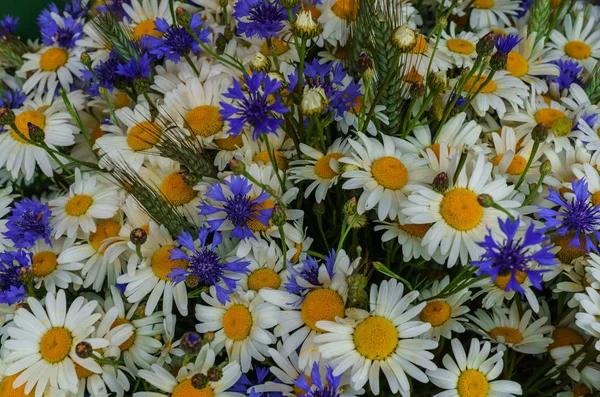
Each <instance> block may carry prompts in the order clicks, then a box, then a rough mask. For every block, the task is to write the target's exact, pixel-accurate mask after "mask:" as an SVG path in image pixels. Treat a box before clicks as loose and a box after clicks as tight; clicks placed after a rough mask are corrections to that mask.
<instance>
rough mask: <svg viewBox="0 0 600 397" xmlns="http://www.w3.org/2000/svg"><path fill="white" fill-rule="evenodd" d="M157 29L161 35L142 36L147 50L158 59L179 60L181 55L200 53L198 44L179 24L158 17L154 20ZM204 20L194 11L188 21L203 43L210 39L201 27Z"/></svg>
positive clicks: (207, 31)
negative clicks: (170, 23)
mask: <svg viewBox="0 0 600 397" xmlns="http://www.w3.org/2000/svg"><path fill="white" fill-rule="evenodd" d="M155 25H156V27H155V28H154V30H157V31H159V32H161V33H162V35H161V37H152V36H149V35H147V36H144V37H143V39H142V40H143V42H144V46H145V47H147V48H148V51H149V52H150V53H151V54H152V55H155V56H156V57H157V58H158V59H160V58H166V59H170V60H172V61H173V62H175V63H177V62H179V60H180V58H181V57H185V56H187V55H189V54H190V52H191V53H193V54H196V55H198V54H199V53H200V44H198V42H197V41H196V39H194V37H193V36H192V35H191V34H190V33H189V32H188V31H187V29H186V28H184V27H181V26H176V25H172V26H170V25H169V23H168V22H167V21H166V20H165V19H162V18H158V19H157V20H156V21H155ZM203 25H204V21H202V17H201V16H200V14H198V13H196V14H193V15H192V19H191V21H190V27H191V28H192V29H193V30H194V32H195V33H196V34H197V35H198V37H199V38H200V40H202V42H204V43H208V42H209V41H210V39H209V37H210V31H209V30H208V29H206V28H203Z"/></svg>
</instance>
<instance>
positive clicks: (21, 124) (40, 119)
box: [10, 110, 46, 144]
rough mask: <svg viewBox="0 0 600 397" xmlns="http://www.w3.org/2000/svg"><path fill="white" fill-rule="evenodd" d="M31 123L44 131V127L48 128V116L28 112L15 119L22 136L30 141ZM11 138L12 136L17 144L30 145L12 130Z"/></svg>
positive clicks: (33, 111) (36, 112) (31, 111)
mask: <svg viewBox="0 0 600 397" xmlns="http://www.w3.org/2000/svg"><path fill="white" fill-rule="evenodd" d="M29 123H31V124H33V125H35V126H37V127H40V128H41V129H44V127H46V116H44V114H43V113H40V112H38V111H35V110H26V111H24V112H23V113H21V114H20V115H18V116H17V117H15V125H16V126H17V129H18V130H19V132H20V133H21V135H23V136H24V137H25V138H27V139H30V137H29V126H28V124H29ZM10 136H12V138H13V139H14V140H15V141H17V142H21V143H25V144H28V143H29V142H27V141H26V140H25V139H23V138H21V137H20V136H19V134H17V132H16V131H15V130H13V129H12V128H11V129H10Z"/></svg>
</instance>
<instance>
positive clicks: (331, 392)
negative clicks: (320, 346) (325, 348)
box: [292, 362, 342, 397]
mask: <svg viewBox="0 0 600 397" xmlns="http://www.w3.org/2000/svg"><path fill="white" fill-rule="evenodd" d="M341 381H342V374H340V375H338V376H333V368H332V367H331V366H329V365H327V366H326V367H325V379H323V377H322V376H321V370H320V368H319V364H318V363H317V362H314V363H313V366H312V371H311V372H310V376H306V375H305V376H298V377H297V378H296V379H294V380H292V382H294V386H295V387H297V388H298V389H300V390H301V391H302V396H304V397H340V396H341V395H342V391H341V389H340V383H341Z"/></svg>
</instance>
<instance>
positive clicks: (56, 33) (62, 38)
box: [40, 14, 83, 48]
mask: <svg viewBox="0 0 600 397" xmlns="http://www.w3.org/2000/svg"><path fill="white" fill-rule="evenodd" d="M40 33H41V35H42V42H43V43H44V44H45V45H47V46H53V45H57V46H59V47H61V48H73V47H75V43H76V42H77V40H79V39H81V38H82V37H83V22H82V21H81V20H79V19H74V18H73V17H72V16H70V15H67V16H65V17H61V16H59V15H58V14H54V18H52V20H51V22H49V23H46V24H44V25H43V26H40Z"/></svg>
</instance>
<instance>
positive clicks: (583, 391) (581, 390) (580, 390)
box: [573, 383, 592, 397]
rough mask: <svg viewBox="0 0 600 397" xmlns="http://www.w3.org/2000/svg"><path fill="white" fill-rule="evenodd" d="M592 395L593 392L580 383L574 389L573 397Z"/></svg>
mask: <svg viewBox="0 0 600 397" xmlns="http://www.w3.org/2000/svg"><path fill="white" fill-rule="evenodd" d="M590 394H592V391H591V390H590V388H589V387H587V386H586V385H584V384H583V383H580V384H578V385H576V386H575V387H574V388H573V397H582V396H589V395H590Z"/></svg>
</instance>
